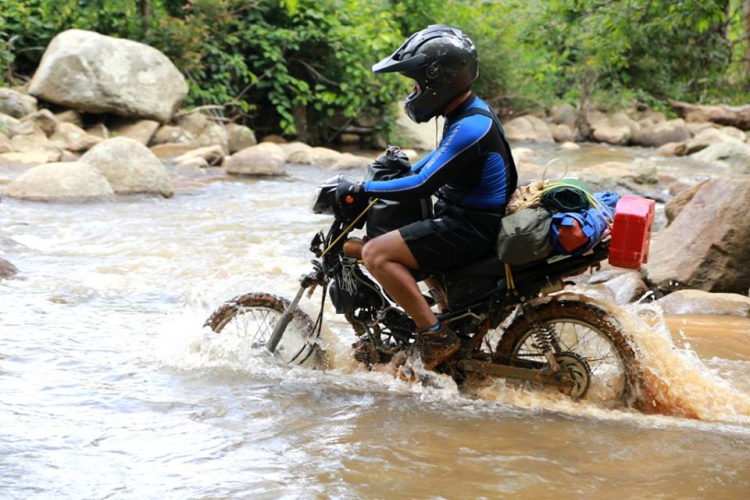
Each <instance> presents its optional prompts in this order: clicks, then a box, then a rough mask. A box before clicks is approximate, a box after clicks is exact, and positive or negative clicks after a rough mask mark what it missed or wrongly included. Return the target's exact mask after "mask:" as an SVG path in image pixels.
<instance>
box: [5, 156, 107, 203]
mask: <svg viewBox="0 0 750 500" xmlns="http://www.w3.org/2000/svg"><path fill="white" fill-rule="evenodd" d="M5 193H6V194H7V195H8V196H10V197H11V198H19V199H23V200H35V201H85V200H93V199H101V198H107V197H109V196H112V194H113V191H112V186H110V185H109V182H107V179H106V178H105V177H104V175H103V174H102V173H101V172H100V171H99V170H98V169H96V168H95V167H93V166H92V165H89V164H87V163H81V162H65V163H48V164H46V165H39V166H38V167H34V168H32V169H31V170H29V171H27V172H24V173H23V174H21V175H20V176H19V177H17V178H16V179H15V180H13V181H12V182H11V183H10V184H8V187H7V188H6V190H5Z"/></svg>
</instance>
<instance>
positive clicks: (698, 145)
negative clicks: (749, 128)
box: [677, 128, 745, 155]
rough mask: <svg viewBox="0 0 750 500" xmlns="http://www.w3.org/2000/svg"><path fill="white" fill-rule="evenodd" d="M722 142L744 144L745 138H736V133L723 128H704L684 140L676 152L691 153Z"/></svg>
mask: <svg viewBox="0 0 750 500" xmlns="http://www.w3.org/2000/svg"><path fill="white" fill-rule="evenodd" d="M735 130H736V129H735ZM740 132H741V131H740ZM723 142H731V143H735V144H744V142H745V140H744V138H743V139H738V138H737V137H736V135H734V134H728V133H726V132H724V131H723V130H719V129H715V128H706V129H703V130H702V131H700V132H699V133H698V134H697V135H696V136H695V137H693V138H692V139H689V140H687V141H686V142H684V143H683V145H682V147H680V148H678V150H677V153H678V154H679V155H691V154H693V153H697V152H699V151H702V150H704V149H706V148H707V147H709V146H711V145H712V144H720V143H723Z"/></svg>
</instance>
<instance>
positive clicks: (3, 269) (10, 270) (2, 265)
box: [0, 258, 18, 279]
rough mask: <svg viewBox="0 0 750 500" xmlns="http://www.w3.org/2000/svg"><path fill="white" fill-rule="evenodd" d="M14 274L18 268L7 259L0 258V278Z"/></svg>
mask: <svg viewBox="0 0 750 500" xmlns="http://www.w3.org/2000/svg"><path fill="white" fill-rule="evenodd" d="M16 274H18V268H17V267H16V266H14V265H13V264H11V263H10V262H8V261H7V260H5V259H3V258H0V279H7V278H10V277H11V276H14V275H16Z"/></svg>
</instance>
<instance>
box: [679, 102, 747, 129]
mask: <svg viewBox="0 0 750 500" xmlns="http://www.w3.org/2000/svg"><path fill="white" fill-rule="evenodd" d="M669 104H670V106H672V109H674V110H675V111H676V112H677V113H678V114H679V115H680V116H681V117H683V118H684V119H685V120H687V121H689V122H714V123H719V124H721V125H731V126H732V127H737V128H739V129H742V130H748V129H750V106H737V107H736V106H704V105H700V104H689V103H686V102H680V101H669Z"/></svg>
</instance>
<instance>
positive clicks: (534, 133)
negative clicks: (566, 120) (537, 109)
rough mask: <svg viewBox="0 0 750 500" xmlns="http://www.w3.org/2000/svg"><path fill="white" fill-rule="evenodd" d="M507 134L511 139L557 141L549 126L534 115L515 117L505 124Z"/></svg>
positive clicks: (543, 141) (542, 141)
mask: <svg viewBox="0 0 750 500" xmlns="http://www.w3.org/2000/svg"><path fill="white" fill-rule="evenodd" d="M505 136H506V137H507V138H508V140H509V141H526V142H541V143H552V142H555V140H554V139H553V138H552V133H551V132H550V129H549V126H548V125H547V124H546V123H544V122H543V121H542V120H540V119H539V118H537V117H536V116H532V115H526V116H521V117H518V118H514V119H512V120H511V121H509V122H508V123H507V124H505Z"/></svg>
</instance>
